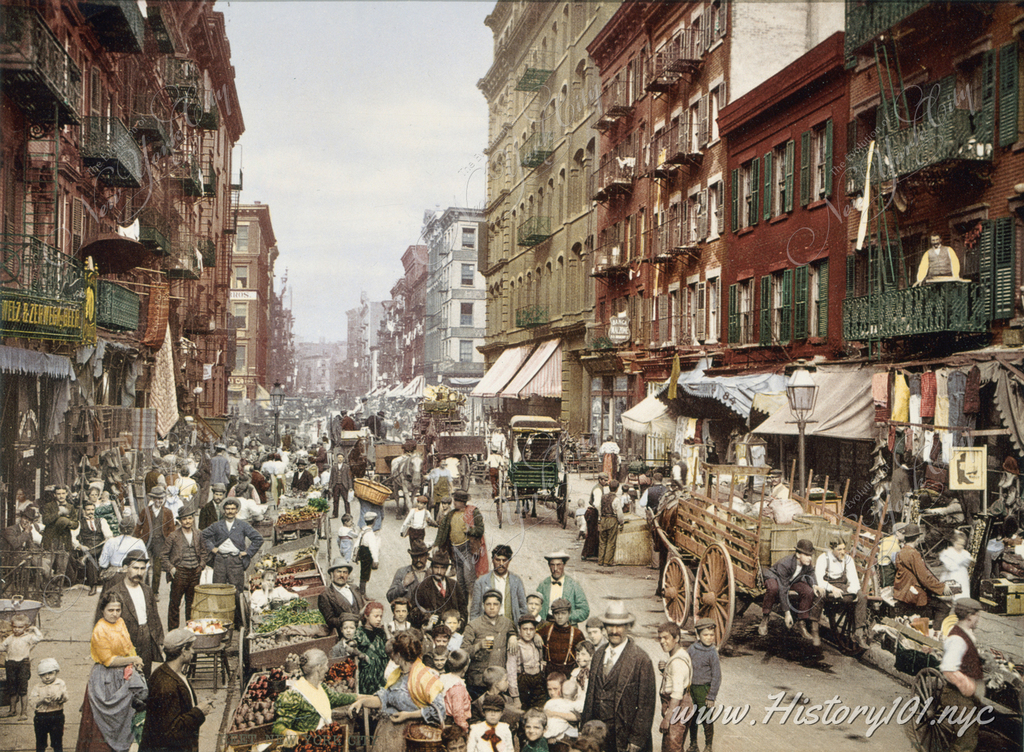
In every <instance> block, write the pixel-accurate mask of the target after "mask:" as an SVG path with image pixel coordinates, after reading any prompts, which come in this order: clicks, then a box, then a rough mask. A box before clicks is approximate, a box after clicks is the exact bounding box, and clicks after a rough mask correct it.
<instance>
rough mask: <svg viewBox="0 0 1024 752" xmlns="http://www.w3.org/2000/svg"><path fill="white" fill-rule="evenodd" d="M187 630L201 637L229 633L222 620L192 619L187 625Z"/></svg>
mask: <svg viewBox="0 0 1024 752" xmlns="http://www.w3.org/2000/svg"><path fill="white" fill-rule="evenodd" d="M185 629H187V630H189V631H190V632H194V633H195V634H201V635H211V634H220V633H221V632H226V631H227V627H225V626H224V624H223V622H221V620H220V619H192V620H191V621H189V622H187V623H186V624H185Z"/></svg>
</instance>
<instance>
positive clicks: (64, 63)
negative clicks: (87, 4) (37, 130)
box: [0, 6, 82, 126]
mask: <svg viewBox="0 0 1024 752" xmlns="http://www.w3.org/2000/svg"><path fill="white" fill-rule="evenodd" d="M0 73H2V74H3V81H4V83H3V88H4V93H6V94H8V95H9V96H10V97H11V98H12V99H13V100H14V101H15V102H16V103H17V105H18V107H19V108H20V109H21V111H22V112H24V113H25V116H26V117H27V118H28V119H29V120H31V121H33V122H37V123H39V122H50V123H52V122H53V119H54V116H55V115H56V118H57V123H58V125H62V126H63V125H69V124H75V123H78V122H79V121H80V116H79V113H80V112H81V104H82V102H81V96H82V72H81V71H80V70H79V68H78V66H77V65H75V63H74V61H73V60H72V59H71V57H70V56H69V55H68V53H67V52H66V51H65V50H64V47H62V46H61V44H60V42H58V41H57V37H55V36H54V35H53V32H52V31H50V29H49V27H47V25H46V23H45V22H44V21H43V19H42V17H41V16H40V15H39V13H37V12H36V11H35V10H32V9H31V8H25V7H21V6H15V7H8V6H5V7H4V11H3V27H2V30H0Z"/></svg>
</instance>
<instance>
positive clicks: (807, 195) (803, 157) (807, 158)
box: [800, 131, 811, 206]
mask: <svg viewBox="0 0 1024 752" xmlns="http://www.w3.org/2000/svg"><path fill="white" fill-rule="evenodd" d="M810 202H811V132H810V131H804V132H803V133H801V134H800V206H807V204H809V203H810Z"/></svg>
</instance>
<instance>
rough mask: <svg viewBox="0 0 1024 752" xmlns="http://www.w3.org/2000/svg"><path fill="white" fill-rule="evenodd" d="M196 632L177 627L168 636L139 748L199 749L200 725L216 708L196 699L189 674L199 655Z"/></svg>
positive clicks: (143, 751) (165, 751) (142, 751)
mask: <svg viewBox="0 0 1024 752" xmlns="http://www.w3.org/2000/svg"><path fill="white" fill-rule="evenodd" d="M195 641H196V635H195V634H194V633H193V632H191V631H189V630H187V629H173V630H171V631H170V632H168V633H167V636H166V637H164V658H165V659H166V663H164V664H163V665H161V666H160V667H159V668H158V669H157V670H156V671H154V672H153V676H152V678H151V679H150V682H149V701H148V702H147V703H146V721H145V723H144V724H143V726H142V739H141V741H140V742H139V752H172V751H173V752H198V750H199V727H200V726H202V725H203V722H204V721H205V720H206V716H208V715H209V714H210V713H212V712H213V703H212V702H210V701H209V700H207V701H206V702H204V703H202V705H199V704H197V702H196V693H195V690H194V689H193V688H192V685H191V684H190V683H189V680H188V677H187V676H186V675H185V673H186V670H187V668H188V666H189V665H190V664H191V663H192V661H193V659H194V658H195V646H194V643H195Z"/></svg>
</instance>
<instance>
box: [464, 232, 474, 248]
mask: <svg viewBox="0 0 1024 752" xmlns="http://www.w3.org/2000/svg"><path fill="white" fill-rule="evenodd" d="M462 247H463V248H476V228H475V227H463V228H462Z"/></svg>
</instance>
